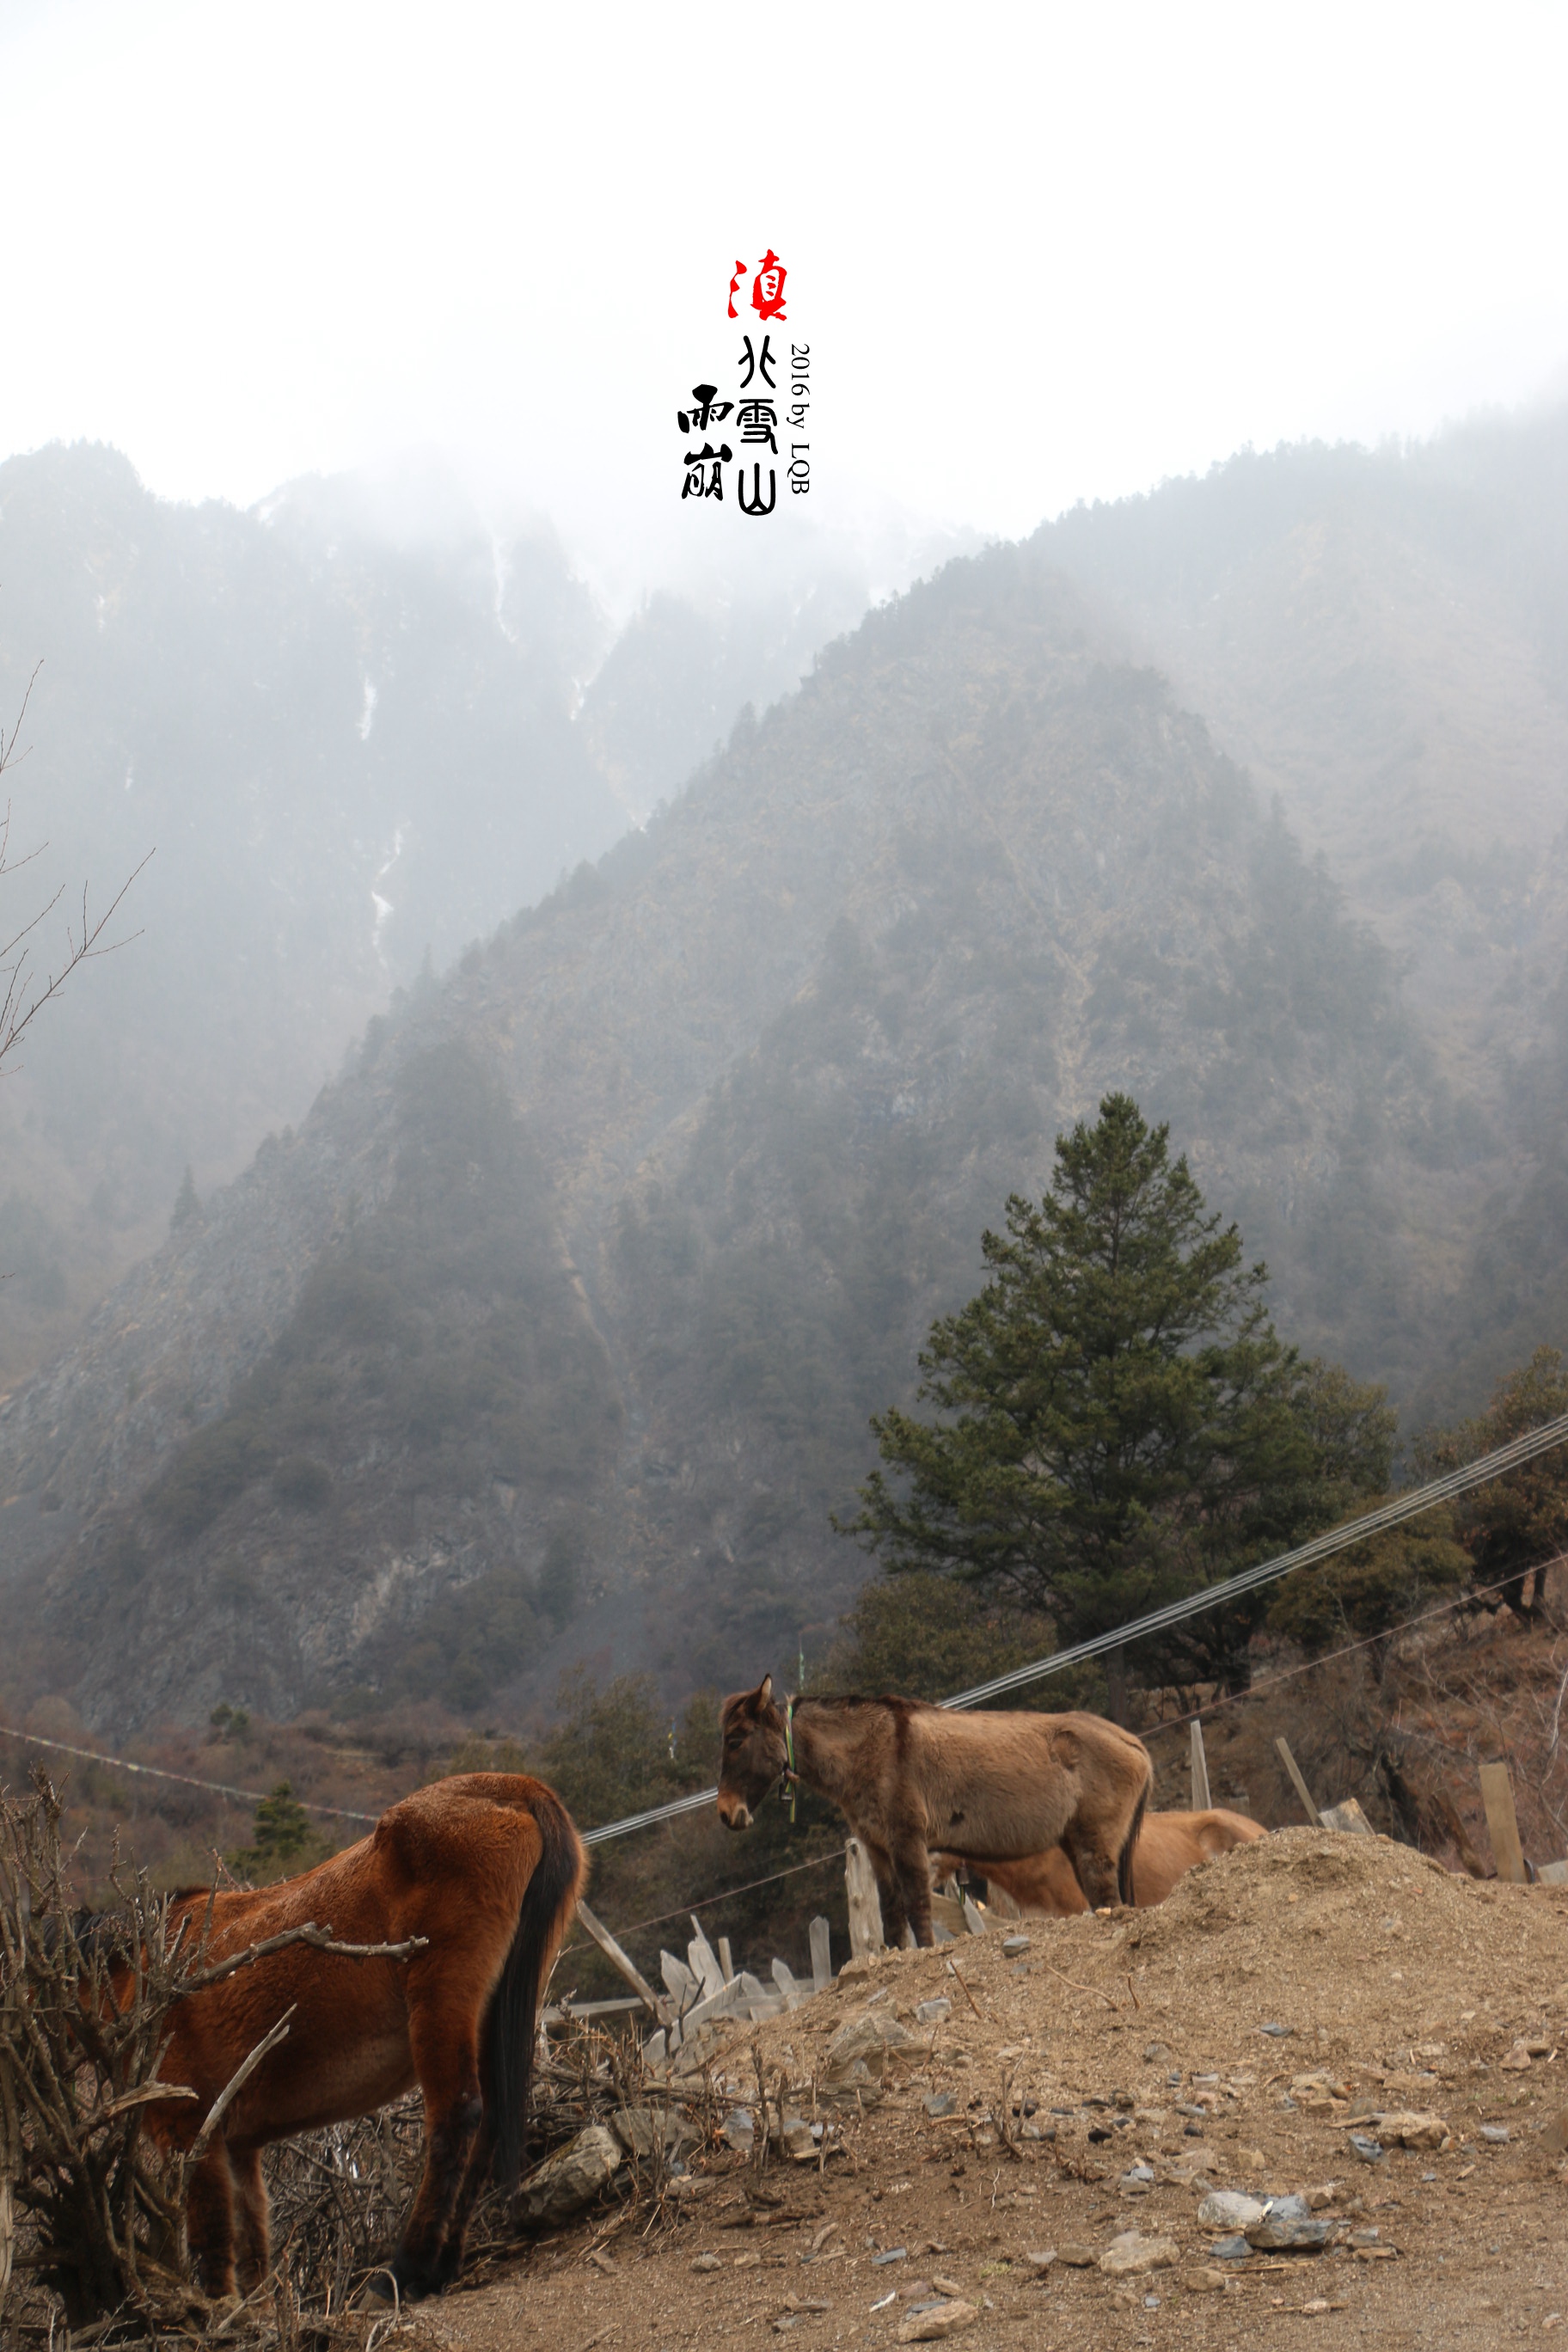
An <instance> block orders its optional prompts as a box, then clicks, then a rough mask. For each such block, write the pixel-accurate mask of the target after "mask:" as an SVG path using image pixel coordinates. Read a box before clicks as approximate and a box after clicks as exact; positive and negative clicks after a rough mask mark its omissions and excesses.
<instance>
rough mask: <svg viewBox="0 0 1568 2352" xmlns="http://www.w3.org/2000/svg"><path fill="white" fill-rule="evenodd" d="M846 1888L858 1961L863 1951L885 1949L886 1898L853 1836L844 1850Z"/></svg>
mask: <svg viewBox="0 0 1568 2352" xmlns="http://www.w3.org/2000/svg"><path fill="white" fill-rule="evenodd" d="M844 1888H845V1892H846V1894H847V1896H848V1898H849V1950H850V1953H851V1955H852V1957H853V1958H857V1959H858V1958H859V1957H860V1955H861V1953H862V1952H880V1951H883V1950H885V1948H886V1946H887V1938H886V1937H885V1936H884V1935H883V1933H882V1898H881V1896H880V1895H879V1894H878V1892H877V1874H876V1872H875V1871H874V1870H873V1869H872V1867H871V1857H870V1855H869V1854H868V1853H867V1851H866V1849H865V1847H864V1846H863V1845H862V1844H861V1843H860V1841H859V1839H858V1838H853V1837H852V1838H851V1839H850V1840H849V1843H847V1845H846V1847H845V1849H844Z"/></svg>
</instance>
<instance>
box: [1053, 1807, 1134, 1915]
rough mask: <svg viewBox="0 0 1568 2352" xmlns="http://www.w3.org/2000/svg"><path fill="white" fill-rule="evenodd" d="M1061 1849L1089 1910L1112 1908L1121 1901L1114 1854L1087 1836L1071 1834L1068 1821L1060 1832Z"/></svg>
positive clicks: (1112, 1909) (1115, 1907)
mask: <svg viewBox="0 0 1568 2352" xmlns="http://www.w3.org/2000/svg"><path fill="white" fill-rule="evenodd" d="M1061 1846H1062V1852H1063V1853H1065V1854H1066V1855H1067V1858H1068V1861H1069V1862H1070V1863H1071V1864H1072V1868H1073V1876H1074V1877H1075V1878H1076V1879H1077V1880H1078V1883H1079V1885H1080V1886H1081V1887H1082V1889H1083V1897H1084V1901H1085V1902H1086V1903H1087V1904H1088V1905H1089V1909H1090V1910H1091V1911H1105V1910H1110V1911H1114V1910H1116V1909H1117V1907H1118V1906H1120V1904H1121V1885H1120V1883H1119V1881H1118V1878H1117V1874H1116V1856H1115V1855H1114V1854H1113V1853H1103V1852H1102V1851H1101V1850H1100V1848H1099V1847H1098V1846H1094V1845H1091V1844H1089V1842H1088V1840H1087V1839H1084V1838H1081V1837H1075V1836H1074V1834H1073V1828H1072V1824H1071V1823H1070V1822H1069V1824H1068V1827H1067V1828H1066V1829H1065V1830H1064V1831H1063V1832H1062V1838H1061Z"/></svg>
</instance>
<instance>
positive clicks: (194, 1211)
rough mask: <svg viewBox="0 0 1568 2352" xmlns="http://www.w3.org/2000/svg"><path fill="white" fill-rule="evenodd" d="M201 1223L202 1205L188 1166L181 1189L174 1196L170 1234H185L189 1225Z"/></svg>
mask: <svg viewBox="0 0 1568 2352" xmlns="http://www.w3.org/2000/svg"><path fill="white" fill-rule="evenodd" d="M201 1222H202V1204H201V1202H200V1200H199V1198H198V1197H197V1193H196V1180H195V1177H194V1176H193V1175H192V1173H191V1171H190V1167H189V1165H188V1164H187V1166H186V1169H185V1172H184V1178H183V1179H182V1181H181V1184H180V1189H179V1191H178V1192H176V1194H175V1195H174V1211H173V1213H172V1214H171V1216H170V1218H169V1232H170V1234H180V1233H184V1229H185V1227H186V1226H187V1225H199V1224H200V1223H201Z"/></svg>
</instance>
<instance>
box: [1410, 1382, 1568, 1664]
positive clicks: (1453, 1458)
mask: <svg viewBox="0 0 1568 2352" xmlns="http://www.w3.org/2000/svg"><path fill="white" fill-rule="evenodd" d="M1562 1412H1568V1366H1565V1365H1564V1363H1563V1355H1562V1351H1561V1349H1557V1348H1537V1349H1536V1350H1535V1353H1534V1354H1533V1355H1532V1356H1531V1359H1530V1360H1529V1362H1528V1363H1524V1364H1521V1366H1520V1367H1519V1369H1518V1370H1517V1371H1512V1372H1509V1373H1508V1374H1506V1375H1505V1377H1504V1378H1503V1379H1502V1380H1500V1381H1499V1382H1498V1384H1497V1387H1496V1388H1495V1389H1494V1390H1493V1391H1492V1398H1491V1402H1490V1403H1489V1405H1488V1407H1487V1409H1486V1411H1485V1412H1482V1413H1478V1415H1477V1416H1476V1418H1475V1420H1474V1421H1462V1422H1460V1423H1459V1424H1458V1427H1457V1428H1454V1429H1444V1430H1429V1431H1427V1432H1426V1433H1424V1434H1423V1435H1422V1436H1421V1437H1420V1438H1418V1439H1417V1440H1416V1444H1415V1466H1416V1469H1417V1471H1418V1472H1419V1474H1420V1475H1421V1476H1422V1477H1423V1478H1436V1477H1440V1476H1441V1475H1442V1474H1443V1473H1444V1472H1445V1471H1446V1470H1458V1469H1459V1468H1460V1467H1461V1466H1462V1465H1464V1464H1465V1463H1467V1462H1473V1461H1475V1460H1476V1459H1477V1457H1478V1455H1479V1454H1491V1453H1495V1451H1496V1450H1497V1448H1498V1447H1499V1446H1500V1445H1507V1444H1509V1443H1510V1440H1511V1439H1513V1438H1515V1437H1522V1436H1524V1435H1525V1434H1526V1433H1527V1432H1528V1431H1530V1430H1532V1429H1539V1428H1540V1427H1541V1424H1542V1422H1546V1421H1552V1420H1555V1418H1556V1416H1557V1415H1558V1414H1559V1413H1562ZM1454 1522H1455V1528H1456V1531H1457V1533H1458V1538H1459V1540H1460V1542H1461V1543H1462V1544H1463V1545H1464V1547H1465V1549H1466V1550H1467V1552H1468V1554H1469V1556H1470V1559H1472V1561H1473V1562H1474V1563H1475V1573H1476V1581H1477V1583H1478V1584H1479V1585H1480V1586H1482V1588H1483V1589H1489V1588H1491V1587H1494V1586H1497V1585H1501V1587H1502V1599H1503V1600H1504V1601H1506V1602H1507V1603H1508V1606H1509V1607H1510V1609H1511V1610H1512V1611H1513V1612H1514V1614H1515V1615H1516V1616H1517V1617H1520V1618H1521V1619H1522V1620H1523V1622H1525V1623H1526V1624H1527V1625H1533V1624H1534V1623H1535V1622H1537V1621H1538V1620H1539V1619H1540V1618H1541V1617H1542V1614H1543V1613H1544V1611H1545V1606H1546V1569H1547V1566H1548V1564H1549V1563H1550V1562H1551V1561H1552V1560H1554V1559H1556V1558H1557V1556H1558V1554H1559V1553H1561V1552H1563V1550H1568V1446H1561V1445H1560V1446H1557V1447H1555V1448H1553V1450H1552V1452H1551V1453H1549V1454H1537V1455H1536V1457H1535V1459H1534V1461H1533V1462H1524V1463H1521V1465H1520V1466H1519V1468H1518V1469H1517V1470H1510V1471H1509V1472H1508V1474H1507V1475H1506V1476H1505V1477H1502V1478H1494V1479H1493V1480H1492V1481H1491V1482H1490V1484H1489V1485H1488V1486H1478V1487H1477V1488H1476V1489H1475V1491H1474V1493H1472V1494H1469V1495H1463V1496H1460V1497H1459V1499H1458V1502H1457V1503H1456V1504H1455V1506H1454ZM1532 1572H1533V1573H1532ZM1527 1584H1528V1585H1530V1586H1531V1593H1530V1597H1529V1598H1528V1599H1526V1596H1525V1587H1526V1585H1527ZM1498 1605H1499V1603H1498V1601H1497V1598H1496V1596H1495V1594H1494V1595H1493V1597H1492V1598H1491V1600H1490V1601H1489V1606H1490V1607H1492V1608H1494V1609H1495V1608H1497V1607H1498Z"/></svg>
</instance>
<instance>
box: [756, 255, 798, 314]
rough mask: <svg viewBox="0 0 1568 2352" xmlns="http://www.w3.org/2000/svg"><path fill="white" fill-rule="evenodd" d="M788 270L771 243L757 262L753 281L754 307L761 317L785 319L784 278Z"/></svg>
mask: <svg viewBox="0 0 1568 2352" xmlns="http://www.w3.org/2000/svg"><path fill="white" fill-rule="evenodd" d="M788 276H789V272H788V270H787V269H786V268H784V263H783V262H782V261H781V260H780V259H779V257H778V255H777V254H776V253H775V252H774V251H773V247H772V246H771V245H770V246H769V247H768V249H767V251H766V253H764V254H763V257H762V259H761V261H759V262H758V264H757V274H756V277H755V278H753V279H752V310H754V311H755V312H756V314H757V316H758V318H759V319H783V317H784V279H785V278H787V277H788Z"/></svg>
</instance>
